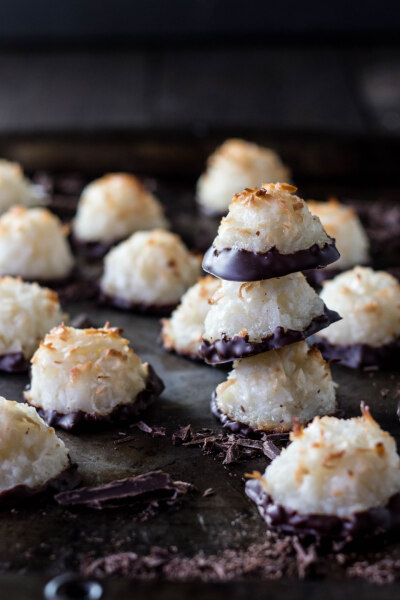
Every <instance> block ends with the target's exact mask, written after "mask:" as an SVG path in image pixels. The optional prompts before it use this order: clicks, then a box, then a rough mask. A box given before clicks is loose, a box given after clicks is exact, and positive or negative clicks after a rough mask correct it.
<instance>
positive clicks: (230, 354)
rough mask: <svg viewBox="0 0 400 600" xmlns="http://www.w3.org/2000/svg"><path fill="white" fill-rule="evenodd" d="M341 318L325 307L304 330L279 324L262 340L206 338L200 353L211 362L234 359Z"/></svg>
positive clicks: (301, 336) (295, 338)
mask: <svg viewBox="0 0 400 600" xmlns="http://www.w3.org/2000/svg"><path fill="white" fill-rule="evenodd" d="M340 319H341V317H340V316H339V315H338V313H337V312H335V311H334V310H329V308H326V307H325V310H324V312H323V314H322V315H319V316H318V317H315V318H314V319H312V321H311V323H310V324H309V325H308V327H306V328H305V329H304V330H303V331H296V330H294V329H284V328H283V327H280V326H279V327H277V328H276V329H275V331H274V333H272V334H270V335H268V336H266V337H265V338H263V339H262V340H261V341H260V342H250V341H249V336H248V335H246V336H244V337H241V336H238V335H237V336H235V337H233V338H225V337H224V338H221V339H219V340H216V341H215V342H208V341H206V340H204V341H203V342H202V344H201V350H200V353H201V356H202V357H203V358H204V360H205V361H206V362H207V363H209V364H215V363H220V362H228V361H233V360H237V359H239V358H245V357H247V356H253V355H255V354H260V353H261V352H267V351H268V350H276V349H278V348H282V347H283V346H287V345H289V344H294V343H295V342H300V341H301V340H305V339H306V338H308V337H310V336H311V335H313V334H314V333H317V331H320V330H321V329H324V328H325V327H328V326H329V325H330V324H331V323H335V322H336V321H339V320H340Z"/></svg>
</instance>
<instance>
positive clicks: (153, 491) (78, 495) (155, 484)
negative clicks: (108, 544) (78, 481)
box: [55, 471, 193, 510]
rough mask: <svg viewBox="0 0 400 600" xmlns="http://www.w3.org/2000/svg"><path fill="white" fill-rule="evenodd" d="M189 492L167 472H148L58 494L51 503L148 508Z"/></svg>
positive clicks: (190, 487)
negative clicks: (156, 502)
mask: <svg viewBox="0 0 400 600" xmlns="http://www.w3.org/2000/svg"><path fill="white" fill-rule="evenodd" d="M192 489H193V486H192V485H191V484H189V483H186V482H182V481H173V480H172V478H171V477H170V475H168V473H164V472H163V471H149V472H148V473H143V474H142V475H138V476H137V477H126V478H125V479H119V480H116V481H111V482H109V483H105V484H102V485H98V486H94V487H82V488H78V489H77V490H72V491H67V492H62V493H60V494H57V496H55V500H56V501H57V502H58V504H60V505H62V506H68V507H74V506H77V507H86V508H92V509H95V510H102V509H106V508H118V507H121V506H127V505H135V504H139V505H143V504H147V505H149V504H151V503H152V502H155V501H165V502H174V501H176V500H177V499H178V498H180V497H181V496H183V495H185V494H187V492H188V491H190V490H192Z"/></svg>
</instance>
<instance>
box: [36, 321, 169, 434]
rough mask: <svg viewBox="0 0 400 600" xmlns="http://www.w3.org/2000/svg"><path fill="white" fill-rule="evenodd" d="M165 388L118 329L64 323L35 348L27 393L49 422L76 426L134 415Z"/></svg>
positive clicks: (55, 424) (71, 426)
mask: <svg viewBox="0 0 400 600" xmlns="http://www.w3.org/2000/svg"><path fill="white" fill-rule="evenodd" d="M163 389H164V385H163V383H162V381H161V380H160V378H159V377H158V376H157V375H156V373H155V372H154V371H153V369H152V367H151V366H150V365H149V364H148V363H142V361H141V360H140V358H139V357H138V356H137V355H136V354H135V353H134V352H133V350H132V348H130V347H129V342H128V340H126V339H124V338H123V337H121V330H120V329H117V328H115V327H109V325H108V324H107V325H106V326H105V327H103V328H100V329H74V328H73V327H66V326H64V325H62V326H60V327H56V328H55V329H53V330H52V331H51V332H50V333H49V334H48V335H46V337H45V338H44V340H43V341H42V342H41V344H40V346H39V348H38V350H36V352H35V354H34V356H33V358H32V377H31V386H30V389H29V390H28V391H26V392H25V398H26V400H27V401H28V402H29V404H31V405H32V406H34V407H35V408H36V409H37V411H38V412H39V414H40V415H41V416H42V417H43V418H44V420H45V421H46V422H47V423H48V424H49V425H54V426H58V427H61V428H63V429H66V430H74V431H78V430H79V429H84V428H89V427H93V428H94V427H96V426H97V425H100V424H107V423H110V422H114V421H122V420H129V419H131V418H136V416H137V415H138V413H139V412H140V411H142V410H144V409H145V408H147V406H148V405H149V404H150V403H151V402H152V401H153V400H154V399H155V398H157V397H158V396H159V395H160V394H161V392H162V390H163Z"/></svg>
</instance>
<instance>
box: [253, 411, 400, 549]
mask: <svg viewBox="0 0 400 600" xmlns="http://www.w3.org/2000/svg"><path fill="white" fill-rule="evenodd" d="M291 441H292V443H291V444H290V445H289V446H288V447H287V448H286V449H284V450H282V452H281V454H280V455H279V456H277V458H275V459H274V460H273V461H272V463H271V464H270V465H269V466H268V467H267V469H266V471H265V473H264V475H263V476H262V477H261V476H258V478H257V479H254V480H251V481H249V482H248V483H247V484H246V493H247V495H248V496H249V497H250V498H251V499H252V500H254V501H255V502H256V504H257V506H258V509H259V511H260V513H261V515H262V516H263V517H264V519H265V520H266V521H267V523H268V524H269V525H270V526H273V527H276V528H278V529H281V530H284V531H287V532H294V533H311V534H315V535H319V536H321V535H327V536H328V535H329V536H332V537H339V538H351V537H356V536H363V535H372V534H375V533H378V532H382V531H384V530H386V529H390V528H392V527H395V526H396V527H398V526H399V525H400V502H399V500H400V497H399V492H400V458H399V456H398V454H397V451H396V442H395V440H394V439H393V438H392V437H391V436H390V435H389V434H388V433H387V432H385V431H383V430H382V429H381V428H380V427H379V425H378V424H377V423H376V422H375V421H374V420H373V419H372V417H371V416H370V414H369V411H368V409H366V408H363V415H362V417H358V418H353V419H347V420H344V419H337V418H335V417H323V418H319V417H316V418H315V419H314V420H313V422H312V423H311V424H310V425H308V427H306V428H305V429H302V428H297V430H296V431H294V432H293V433H292V434H291Z"/></svg>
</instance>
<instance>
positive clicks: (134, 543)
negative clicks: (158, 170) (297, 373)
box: [0, 185, 400, 600]
mask: <svg viewBox="0 0 400 600" xmlns="http://www.w3.org/2000/svg"><path fill="white" fill-rule="evenodd" d="M163 189H164V193H165V199H166V201H167V202H168V203H169V204H170V207H171V204H172V202H173V199H174V198H179V202H180V203H181V204H180V210H179V214H177V215H176V218H175V222H174V224H175V228H177V229H179V230H180V232H181V233H184V234H186V237H188V238H190V237H191V236H193V234H196V233H197V228H198V223H199V221H198V219H197V218H196V220H195V221H193V217H192V210H191V208H190V204H188V202H189V196H190V190H189V189H187V191H186V196H185V195H182V194H181V195H180V196H176V192H175V191H174V189H172V190H170V191H169V192H168V193H166V192H165V190H168V189H169V188H168V185H167V186H165V187H164V188H163ZM171 198H172V200H171ZM177 204H178V201H177ZM175 207H176V206H175ZM65 308H66V309H67V311H68V312H69V313H70V314H71V316H72V317H74V316H76V315H78V314H80V313H82V312H85V313H87V315H88V316H89V317H90V319H91V320H92V321H93V322H94V324H95V325H97V326H101V325H103V324H104V323H105V322H106V321H110V323H111V325H113V326H118V327H122V328H123V329H124V334H125V336H126V337H128V338H129V339H130V341H131V342H132V345H133V348H134V350H135V351H136V352H137V353H138V354H139V355H140V356H141V358H142V359H144V360H148V361H149V362H151V364H152V365H153V367H154V368H155V370H156V372H157V373H158V374H159V375H160V376H161V377H162V379H163V380H164V382H165V384H166V390H165V392H164V393H163V395H162V397H161V398H160V399H159V400H158V401H157V402H156V403H155V404H154V405H153V406H152V407H151V408H150V409H148V410H147V411H146V413H144V414H143V415H142V419H143V420H144V421H145V422H146V423H148V424H149V425H150V426H151V425H157V426H164V427H166V436H165V437H156V438H152V437H151V436H150V435H148V434H145V433H143V432H141V431H138V430H137V429H134V430H133V431H132V430H129V429H128V428H126V427H121V428H118V427H117V428H115V429H113V430H111V431H107V432H102V433H97V434H86V435H80V436H79V437H78V436H73V435H70V434H66V433H63V432H60V436H61V437H62V438H63V439H64V441H65V443H66V444H67V446H68V447H69V449H70V452H71V457H72V459H73V460H74V461H76V462H77V463H78V464H79V470H80V473H81V475H82V477H83V481H84V483H85V484H98V483H102V482H107V481H111V480H113V479H116V478H121V477H125V476H129V475H136V474H140V473H142V472H146V471H149V470H153V469H162V470H164V471H166V472H168V473H169V474H171V476H172V477H173V479H177V480H183V481H187V482H190V483H192V484H194V485H195V486H196V488H197V490H198V492H197V493H194V494H192V495H190V496H188V497H187V498H185V500H184V502H183V503H182V505H181V506H180V507H179V508H173V509H171V510H164V511H159V512H157V511H156V513H155V515H154V516H152V517H150V518H148V519H147V520H146V521H144V522H142V521H141V520H138V519H137V518H136V516H135V514H134V513H133V511H132V510H131V509H129V508H124V509H118V510H114V511H112V510H110V511H104V512H102V511H99V512H97V511H93V510H92V511H90V510H81V511H78V510H74V511H69V510H66V509H64V508H61V507H58V506H56V505H54V504H52V503H51V502H47V501H43V502H42V503H40V504H39V505H38V506H34V507H30V506H27V507H25V508H23V509H18V510H13V511H5V512H2V513H0V585H2V588H1V589H3V591H4V593H6V594H7V595H4V597H7V598H8V597H10V598H15V599H16V600H19V599H20V598H21V599H22V598H28V597H29V598H41V597H42V587H43V584H44V582H45V581H46V580H48V579H49V578H51V577H52V576H54V575H56V574H58V573H60V572H64V571H66V570H77V569H78V568H79V567H80V565H81V564H82V561H84V560H86V559H88V557H89V558H90V557H93V558H94V557H97V556H104V555H107V554H111V553H115V552H124V551H131V552H132V551H134V552H136V553H138V554H146V553H148V552H149V551H150V549H151V548H152V547H154V546H158V547H162V548H169V547H175V548H176V549H177V550H178V553H180V554H182V555H185V556H192V555H194V554H196V553H198V552H199V551H202V552H204V554H205V555H208V554H215V553H217V554H218V553H220V552H221V551H223V550H224V549H227V548H242V549H245V548H247V547H248V546H249V545H250V544H252V543H259V542H261V541H262V540H263V539H264V538H265V532H266V526H265V524H264V522H263V521H262V520H261V518H260V517H259V516H258V513H257V510H256V508H255V506H254V505H253V504H252V503H251V502H250V501H249V500H248V499H247V497H246V496H245V494H244V473H245V472H249V471H252V470H253V469H258V470H263V469H264V468H265V465H266V459H264V458H258V459H253V460H249V461H246V462H239V463H237V464H232V465H228V466H225V465H223V464H222V461H221V460H220V459H219V458H218V457H215V456H213V455H203V454H202V453H201V451H200V450H199V449H198V448H183V447H181V446H174V445H173V444H172V440H171V436H172V433H173V432H174V431H175V430H176V429H178V427H179V426H180V425H187V424H189V423H190V424H191V425H192V427H193V428H194V429H195V430H196V431H199V430H201V429H202V428H211V429H212V430H214V431H216V432H219V431H220V430H221V428H220V427H219V425H218V423H217V422H216V421H215V419H214V418H213V417H212V415H211V413H210V410H209V402H210V396H211V393H212V391H213V390H214V389H215V387H216V385H217V384H218V383H219V382H221V381H223V380H224V378H225V377H226V374H225V373H224V372H223V371H221V370H219V369H215V368H211V367H208V366H205V365H201V364H197V363H193V362H190V361H187V360H185V359H183V358H180V357H177V356H175V355H173V354H169V353H166V352H165V351H164V350H163V349H162V348H161V346H160V344H159V333H160V326H159V321H158V319H157V318H152V317H146V316H140V315H134V314H130V313H125V312H120V311H117V310H114V309H112V308H105V307H98V306H97V305H96V304H95V302H78V303H74V304H71V305H66V307H65ZM332 370H333V376H334V379H335V381H336V382H337V383H338V384H339V389H338V400H339V404H340V407H341V408H342V409H343V410H344V414H345V416H355V415H358V414H359V406H360V402H361V401H365V402H366V403H367V404H369V406H370V408H371V412H372V414H373V416H374V417H375V418H376V419H377V420H378V422H379V423H380V424H381V425H382V427H383V428H385V429H388V430H389V431H390V432H391V433H392V434H393V435H395V436H396V439H397V441H400V425H399V421H398V419H397V417H396V408H397V401H398V394H399V390H400V373H399V372H398V370H397V371H396V372H379V371H370V372H354V371H351V370H349V369H346V368H343V367H340V366H337V365H333V367H332ZM27 383H28V377H27V376H24V375H8V374H2V375H0V394H1V395H3V396H5V397H7V398H9V399H15V400H18V399H21V398H22V392H23V389H24V387H25V385H26V384H27ZM122 431H129V433H134V435H135V439H134V440H132V441H130V442H127V443H124V444H115V440H116V439H120V435H119V432H122ZM208 488H212V489H213V491H214V494H213V495H210V496H206V497H203V495H202V493H203V492H204V491H205V490H206V489H208ZM392 548H393V546H390V549H391V550H392ZM394 551H395V552H397V550H396V549H395V550H394ZM21 574H23V577H21V576H20V575H21ZM133 591H134V595H135V597H137V598H141V597H144V596H145V595H146V597H149V596H150V597H157V598H170V597H171V598H172V597H174V598H175V599H176V598H181V597H182V598H183V597H187V596H189V594H190V595H191V596H193V597H194V598H198V597H202V598H204V595H207V597H208V598H222V597H225V596H227V595H229V596H230V597H231V598H244V597H246V598H248V597H249V595H252V596H254V597H255V598H258V597H260V598H261V597H263V598H265V597H266V592H267V595H268V597H270V598H275V597H279V598H303V597H304V598H305V597H306V596H307V597H308V598H314V597H315V598H316V597H318V598H320V597H321V595H324V594H325V595H327V596H328V597H330V598H334V599H336V598H339V597H342V596H343V594H350V593H357V595H358V596H359V597H360V598H364V597H365V598H367V597H368V598H372V597H374V598H382V599H383V598H394V597H395V596H397V595H398V592H399V591H400V585H398V584H392V585H390V586H384V587H379V588H377V587H372V586H370V585H368V584H366V583H365V582H363V581H358V580H349V579H345V578H344V571H343V572H341V571H340V569H339V570H338V568H337V566H335V567H332V573H331V574H329V573H328V575H327V577H325V578H324V579H323V580H321V581H311V582H310V581H301V582H298V581H297V580H296V581H295V580H293V581H292V582H291V583H290V582H289V583H288V582H287V581H275V582H269V581H267V582H266V581H262V582H257V581H253V582H246V583H240V584H239V583H238V584H236V583H235V584H232V583H219V584H214V583H207V584H205V583H194V584H193V583H170V582H161V583H160V582H153V583H146V584H138V583H137V582H130V581H129V580H126V579H123V578H114V579H112V580H110V581H108V582H107V584H106V590H105V595H104V597H105V598H110V599H114V598H121V597H129V594H131V593H132V592H133Z"/></svg>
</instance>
